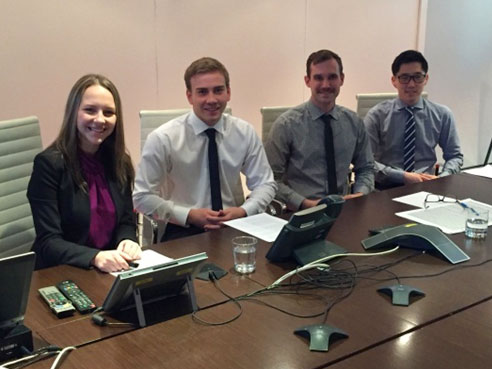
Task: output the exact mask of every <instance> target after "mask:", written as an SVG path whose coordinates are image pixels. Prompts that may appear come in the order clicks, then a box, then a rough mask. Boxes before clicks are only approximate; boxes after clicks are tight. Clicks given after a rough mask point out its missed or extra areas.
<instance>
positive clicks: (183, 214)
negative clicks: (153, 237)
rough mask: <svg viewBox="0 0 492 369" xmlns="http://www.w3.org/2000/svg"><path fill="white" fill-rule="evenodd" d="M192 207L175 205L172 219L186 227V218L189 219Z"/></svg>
mask: <svg viewBox="0 0 492 369" xmlns="http://www.w3.org/2000/svg"><path fill="white" fill-rule="evenodd" d="M190 210H191V209H190V208H187V207H184V206H179V205H174V208H173V216H172V217H171V218H172V220H173V221H174V222H175V223H176V224H177V225H180V226H182V227H186V226H187V224H186V220H187V219H188V214H189V213H190Z"/></svg>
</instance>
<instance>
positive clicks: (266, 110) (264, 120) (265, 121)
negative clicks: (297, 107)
mask: <svg viewBox="0 0 492 369" xmlns="http://www.w3.org/2000/svg"><path fill="white" fill-rule="evenodd" d="M290 108H291V107H290V106H272V107H263V108H261V109H260V112H261V140H262V142H263V143H265V142H266V140H267V138H268V135H269V134H270V129H271V128H272V126H273V122H275V120H276V119H277V118H278V117H279V116H280V115H281V114H282V113H283V112H285V111H287V110H289V109H290Z"/></svg>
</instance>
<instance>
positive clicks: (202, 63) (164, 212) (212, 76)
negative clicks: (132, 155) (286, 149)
mask: <svg viewBox="0 0 492 369" xmlns="http://www.w3.org/2000/svg"><path fill="white" fill-rule="evenodd" d="M184 77H185V83H186V97H187V98H188V101H189V103H190V104H191V105H192V107H193V110H192V111H191V112H190V113H188V114H185V115H183V116H180V117H178V118H176V119H173V120H171V121H169V122H167V123H165V124H163V125H161V126H160V127H159V128H157V129H156V130H155V131H153V132H152V133H151V134H150V135H149V136H148V138H147V140H146V142H145V145H144V148H143V151H142V158H141V162H140V165H139V167H138V171H137V176H136V179H135V189H134V191H133V201H134V204H135V207H136V209H137V210H138V211H140V212H142V213H144V214H147V215H150V216H152V217H154V218H155V219H159V220H164V221H166V222H168V224H167V228H166V232H165V234H164V237H163V240H169V239H173V238H179V237H184V236H187V235H191V234H195V233H199V232H202V231H204V230H212V229H217V228H220V227H221V226H222V224H223V222H224V221H227V220H230V219H235V218H240V217H245V216H248V215H253V214H257V213H260V212H263V211H264V210H265V208H266V206H267V205H268V204H269V203H270V201H271V200H272V199H273V198H274V196H275V192H276V189H277V186H276V183H275V181H274V179H273V174H272V170H271V168H270V165H269V164H268V160H267V158H266V155H265V151H264V149H263V146H262V144H261V141H260V139H259V138H258V136H257V134H256V133H255V131H254V128H253V127H252V126H251V125H250V124H249V123H247V122H245V121H244V120H241V119H239V118H236V117H233V116H231V115H228V114H224V113H223V112H224V109H225V108H226V105H227V102H228V101H229V100H230V97H231V89H230V86H229V74H228V72H227V70H226V68H225V67H224V66H223V65H222V64H221V63H220V62H219V61H218V60H215V59H213V58H208V57H206V58H201V59H198V60H196V61H194V62H193V63H192V64H191V65H190V66H189V67H188V69H187V70H186V72H185V76H184ZM214 137H215V138H214ZM211 150H212V151H211ZM209 154H210V155H209ZM217 156H218V158H217ZM213 157H215V162H214V159H212V158H213ZM210 160H211V161H210ZM214 163H215V164H214ZM214 168H215V169H214ZM240 172H242V173H243V174H244V175H245V176H246V184H247V187H248V189H249V190H250V191H251V193H250V195H249V196H248V198H247V199H246V201H244V198H242V196H238V181H239V174H240ZM214 173H216V174H214ZM217 177H218V179H217ZM217 182H219V183H218V184H217ZM217 186H218V188H217ZM214 193H215V194H214ZM241 194H242V191H241Z"/></svg>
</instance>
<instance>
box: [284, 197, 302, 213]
mask: <svg viewBox="0 0 492 369" xmlns="http://www.w3.org/2000/svg"><path fill="white" fill-rule="evenodd" d="M304 199H305V197H304V196H301V195H299V194H298V193H295V194H292V195H291V196H290V198H289V203H288V204H287V205H288V207H290V208H292V209H295V210H294V211H297V210H299V209H300V208H301V205H302V202H303V201H304Z"/></svg>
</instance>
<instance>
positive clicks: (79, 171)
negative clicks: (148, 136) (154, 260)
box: [27, 74, 141, 272]
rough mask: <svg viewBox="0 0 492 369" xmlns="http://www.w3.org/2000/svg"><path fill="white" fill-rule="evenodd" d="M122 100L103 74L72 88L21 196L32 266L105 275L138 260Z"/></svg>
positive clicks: (89, 78) (87, 76)
mask: <svg viewBox="0 0 492 369" xmlns="http://www.w3.org/2000/svg"><path fill="white" fill-rule="evenodd" d="M134 176H135V172H134V169H133V165H132V162H131V159H130V156H129V155H128V154H127V152H126V148H125V141H124V130H123V116H122V109H121V100H120V96H119V93H118V90H117V89H116V87H115V86H114V84H113V83H112V82H111V81H110V80H109V79H107V78H106V77H104V76H101V75H97V74H88V75H85V76H83V77H82V78H80V79H79V80H78V81H77V82H76V83H75V85H74V86H73V87H72V90H71V91H70V94H69V96H68V100H67V104H66V107H65V115H64V118H63V123H62V127H61V130H60V133H59V135H58V137H57V138H56V140H55V141H54V142H53V143H52V144H51V145H50V146H49V147H48V148H47V149H46V150H44V151H43V152H41V153H40V154H38V155H37V156H36V158H35V159H34V167H33V173H32V175H31V180H30V182H29V187H28V192H27V197H28V198H29V202H30V204H31V210H32V215H33V220H34V225H35V228H36V240H35V241H34V245H33V250H34V251H35V252H36V259H37V260H36V267H37V268H43V267H47V266H52V265H57V264H70V265H75V266H79V267H84V268H89V267H91V266H95V267H97V268H98V269H100V270H102V271H105V272H112V271H117V270H122V269H128V267H129V266H128V263H129V262H130V261H132V260H134V259H138V258H140V254H141V250H140V247H139V245H138V244H137V243H136V242H135V240H136V237H135V236H136V233H135V221H134V215H133V205H132V198H131V191H132V187H133V180H134Z"/></svg>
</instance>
